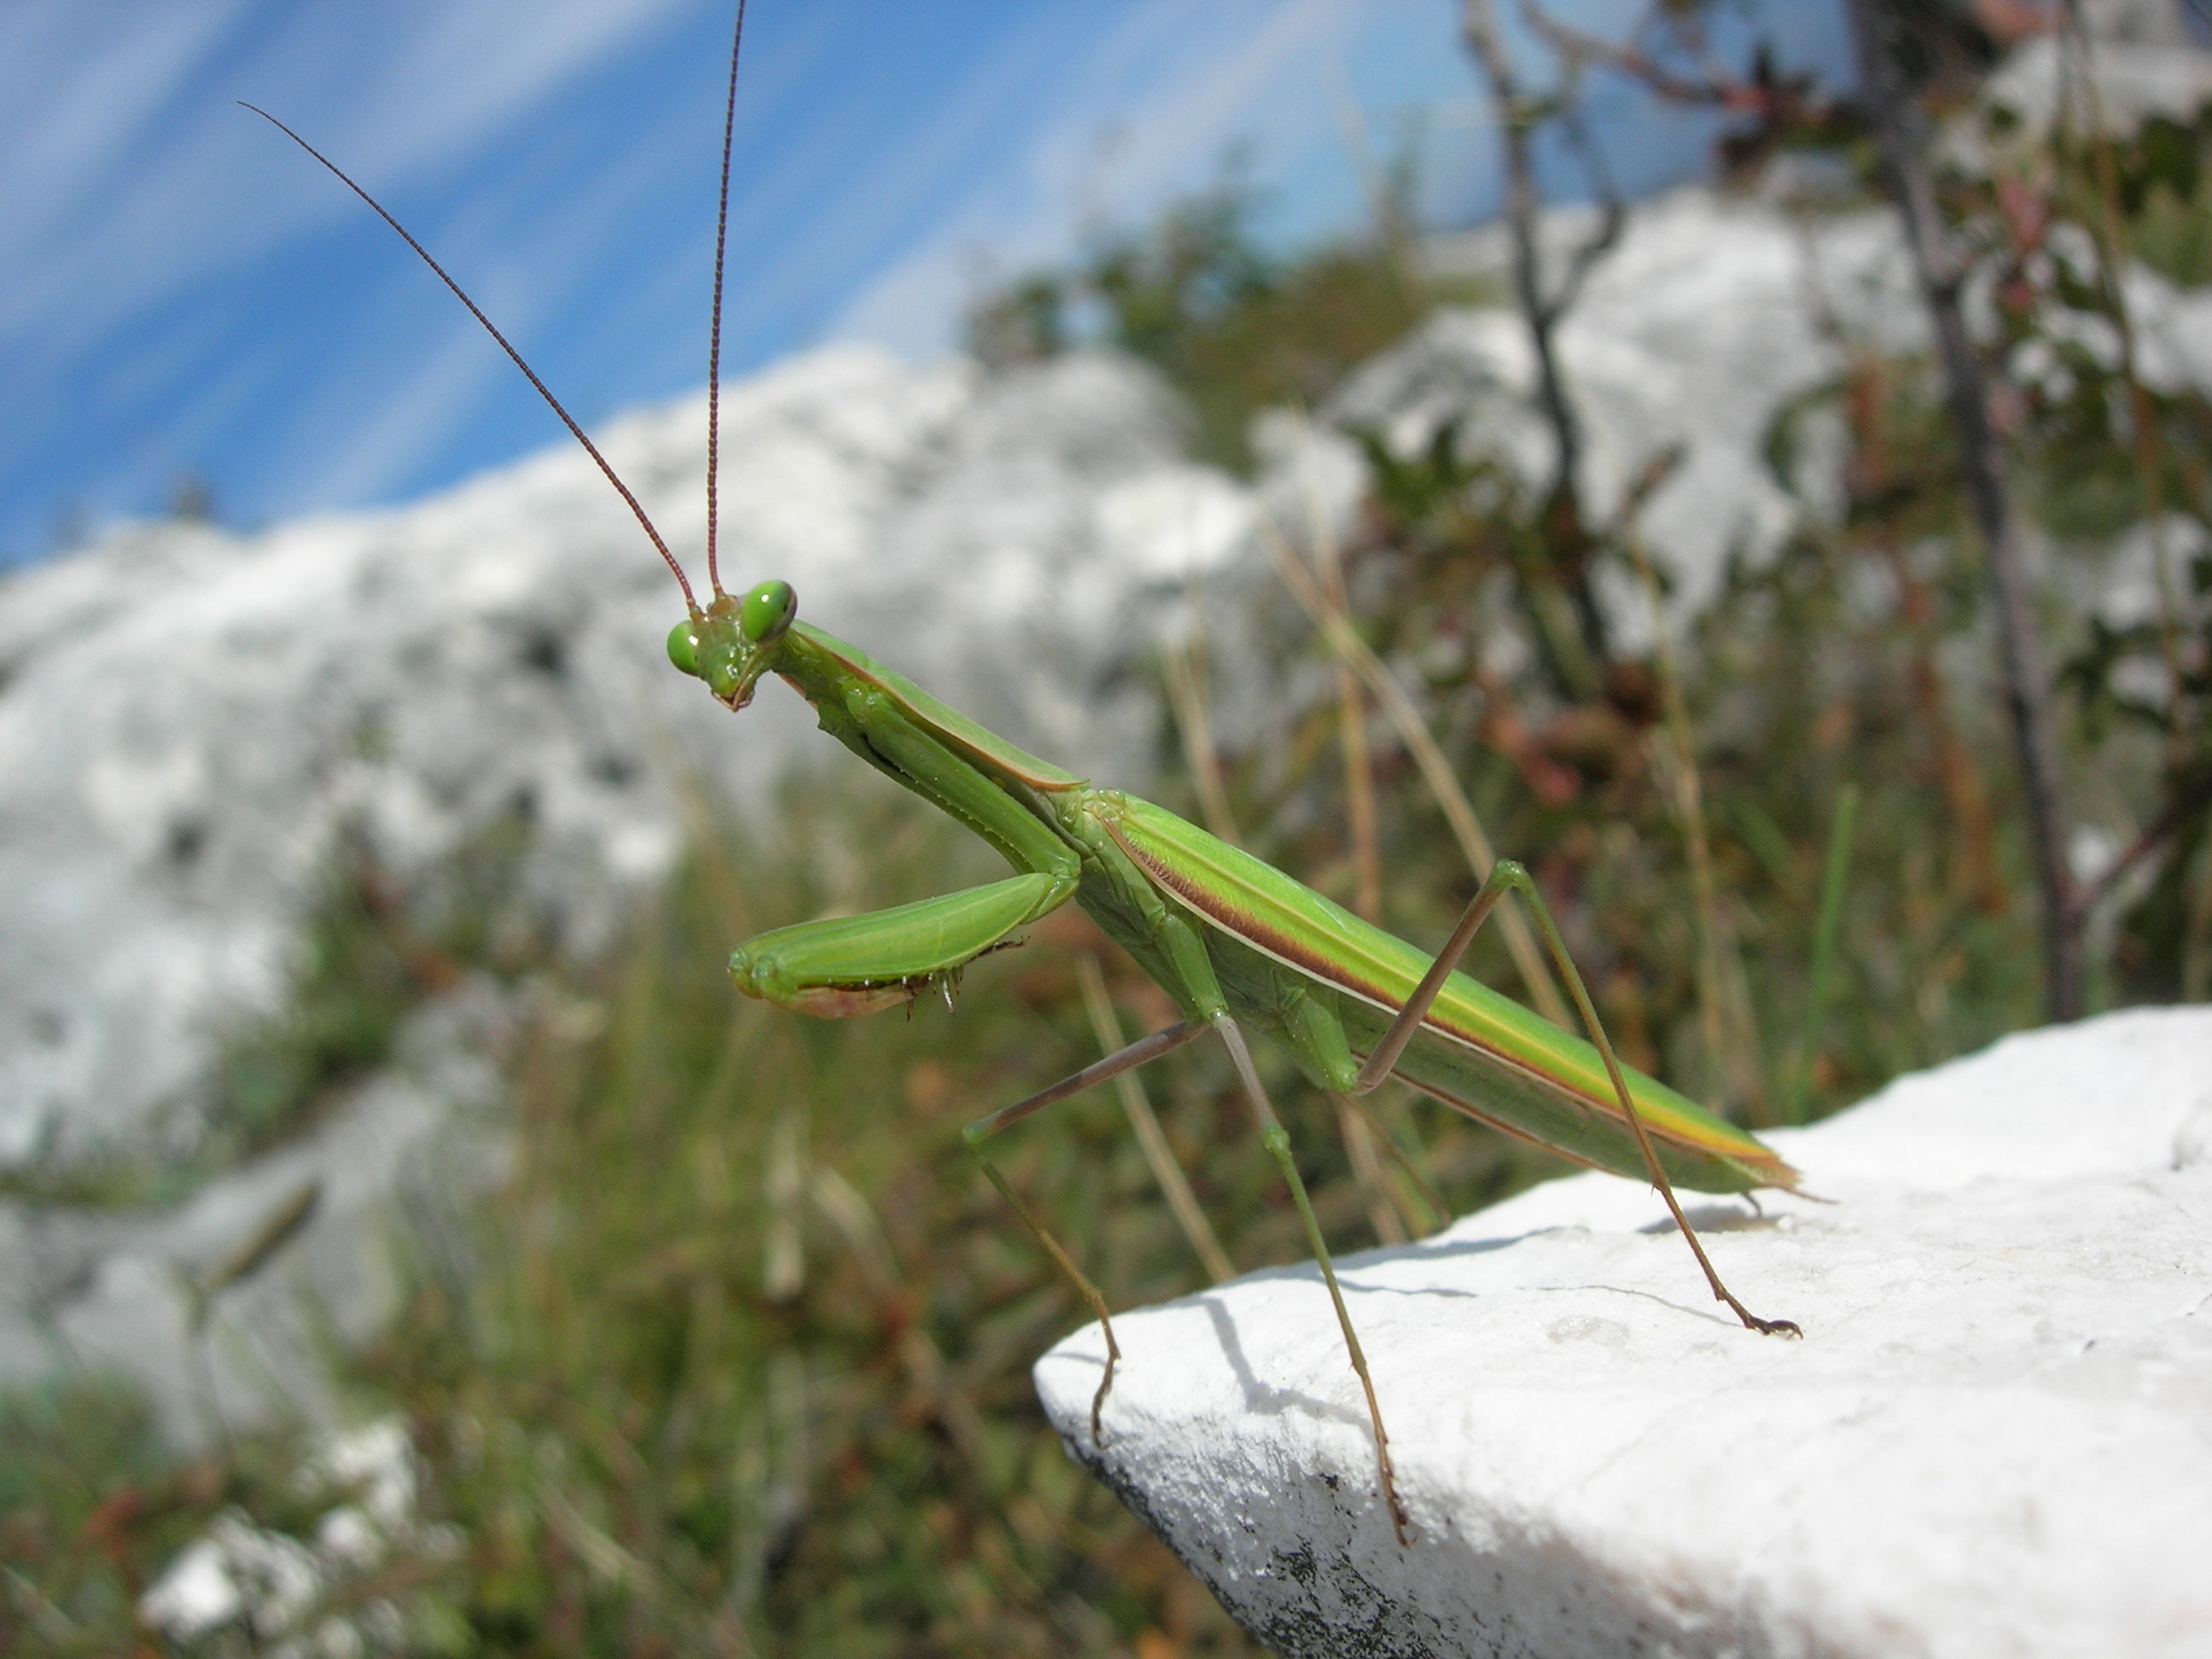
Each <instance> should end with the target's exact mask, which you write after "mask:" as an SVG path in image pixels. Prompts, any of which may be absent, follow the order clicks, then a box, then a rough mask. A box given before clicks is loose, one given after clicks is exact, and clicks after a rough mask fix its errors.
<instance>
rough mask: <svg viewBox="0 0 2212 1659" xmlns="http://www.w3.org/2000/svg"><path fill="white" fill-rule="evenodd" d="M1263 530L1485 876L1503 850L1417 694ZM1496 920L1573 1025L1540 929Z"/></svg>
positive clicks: (1539, 993) (1515, 916)
mask: <svg viewBox="0 0 2212 1659" xmlns="http://www.w3.org/2000/svg"><path fill="white" fill-rule="evenodd" d="M1260 532H1261V541H1262V542H1263V543H1264V544H1266V546H1267V553H1268V556H1269V557H1270V558H1272V559H1273V561H1274V562H1275V571H1276V574H1279V576H1281V577H1282V579H1283V585H1284V586H1285V587H1287V588H1289V589H1290V590H1291V598H1292V599H1296V600H1297V602H1298V607H1299V609H1301V610H1302V611H1304V612H1305V613H1306V616H1307V617H1308V618H1309V619H1310V621H1311V622H1312V623H1313V625H1314V626H1315V627H1316V628H1317V629H1320V630H1321V635H1322V638H1323V639H1325V640H1327V641H1328V646H1329V649H1330V650H1332V651H1334V653H1336V654H1337V657H1338V659H1340V660H1341V661H1344V662H1348V663H1350V664H1351V665H1352V671H1354V672H1355V673H1357V674H1358V676H1359V678H1360V681H1361V683H1362V684H1364V685H1365V686H1366V687H1367V689H1368V690H1369V691H1370V693H1371V694H1372V695H1373V696H1374V698H1375V701H1376V704H1377V706H1379V707H1380V708H1382V710H1383V714H1384V715H1385V716H1386V717H1387V718H1388V719H1389V722H1390V725H1391V728H1392V729H1393V730H1394V731H1395V732H1397V734H1398V740H1399V741H1400V742H1401V743H1402V744H1405V745H1406V750H1407V753H1408V754H1410V755H1412V756H1413V764H1414V765H1415V766H1417V767H1419V769H1420V773H1421V781H1423V782H1424V783H1425V784H1427V785H1428V787H1429V793H1430V794H1431V796H1432V797H1433V798H1434V799H1435V800H1436V803H1437V807H1438V809H1439V810H1440V811H1443V815H1444V822H1445V823H1449V825H1450V826H1451V831H1452V836H1453V838H1454V839H1455V840H1456V841H1457V842H1459V847H1460V851H1461V852H1462V854H1465V855H1466V858H1467V862H1468V868H1469V869H1471V870H1473V871H1474V875H1475V878H1476V879H1477V880H1478V881H1487V880H1488V879H1489V878H1490V869H1491V866H1492V865H1494V864H1496V863H1497V862H1498V854H1497V853H1496V852H1495V851H1494V850H1493V849H1492V847H1491V844H1490V837H1489V836H1486V835H1485V834H1484V833H1483V829H1482V823H1481V820H1480V819H1479V818H1477V817H1475V815H1474V807H1473V806H1472V805H1469V804H1468V799H1467V793H1466V791H1464V790H1462V788H1461V787H1459V780H1458V779H1457V778H1455V777H1454V776H1453V775H1452V769H1451V765H1450V763H1449V762H1448V761H1446V760H1445V759H1444V756H1443V750H1441V749H1439V748H1437V743H1436V739H1435V738H1431V736H1430V735H1429V731H1428V727H1427V726H1424V725H1423V724H1422V723H1421V717H1420V714H1419V712H1418V711H1417V710H1416V709H1415V708H1414V707H1413V702H1412V701H1411V700H1410V699H1408V698H1407V696H1406V694H1405V693H1404V692H1403V691H1401V690H1399V688H1398V682H1397V681H1395V680H1394V679H1393V678H1390V671H1389V669H1387V668H1385V667H1384V666H1383V663H1382V659H1380V658H1378V657H1376V654H1375V653H1373V652H1372V651H1370V650H1369V649H1368V648H1367V645H1366V642H1365V641H1363V640H1362V639H1361V638H1360V637H1359V635H1358V633H1357V632H1355V631H1354V630H1353V629H1352V619H1351V618H1350V617H1346V615H1345V614H1344V613H1343V612H1342V611H1334V610H1332V609H1330V607H1329V605H1328V599H1327V597H1326V596H1325V595H1324V594H1323V593H1322V591H1321V588H1320V586H1319V585H1318V584H1317V583H1316V581H1315V580H1314V579H1313V577H1312V575H1311V574H1310V573H1309V572H1308V571H1307V569H1306V568H1305V567H1304V564H1303V563H1301V562H1300V561H1299V559H1298V556H1297V554H1295V553H1293V552H1291V550H1290V548H1289V546H1288V545H1287V544H1285V542H1284V540H1283V538H1282V536H1281V534H1280V533H1279V532H1278V531H1277V530H1276V529H1275V528H1274V526H1273V525H1270V524H1268V523H1267V522H1266V521H1265V520H1262V521H1261V527H1260ZM1496 920H1497V922H1498V927H1500V928H1501V929H1502V930H1503V931H1504V935H1505V948H1506V951H1507V953H1508V954H1509V955H1510V956H1511V957H1512V958H1513V966H1514V967H1515V969H1516V970H1518V972H1519V973H1520V975H1521V982H1522V985H1523V986H1524V987H1527V989H1528V1000H1530V1001H1531V1002H1533V1003H1534V1004H1535V1005H1536V1012H1538V1013H1540V1014H1541V1015H1543V1017H1544V1018H1546V1019H1548V1020H1550V1021H1551V1022H1552V1023H1553V1024H1554V1025H1557V1026H1559V1027H1561V1028H1562V1029H1564V1030H1574V1029H1575V1020H1574V1016H1573V1015H1572V1014H1571V1013H1570V1012H1568V1011H1567V1004H1566V1000H1565V998H1564V997H1562V996H1561V995H1560V994H1559V986H1558V984H1557V983H1556V982H1554V981H1553V978H1552V972H1551V969H1549V968H1548V967H1547V966H1546V965H1545V963H1544V959H1543V956H1542V954H1541V952H1540V951H1538V950H1537V948H1536V940H1535V936H1534V934H1532V933H1530V932H1529V931H1528V922H1527V921H1525V920H1524V919H1523V918H1522V915H1521V913H1520V912H1519V911H1517V910H1513V909H1501V910H1499V911H1498V914H1497V917H1496Z"/></svg>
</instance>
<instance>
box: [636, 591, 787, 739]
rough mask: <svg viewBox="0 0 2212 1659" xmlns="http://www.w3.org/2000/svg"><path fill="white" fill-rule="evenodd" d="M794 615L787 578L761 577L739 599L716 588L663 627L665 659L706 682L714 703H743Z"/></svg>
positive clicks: (732, 705)
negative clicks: (705, 601) (703, 603)
mask: <svg viewBox="0 0 2212 1659" xmlns="http://www.w3.org/2000/svg"><path fill="white" fill-rule="evenodd" d="M798 615H799V595H798V594H796V593H794V592H792V590H791V584H790V583H789V582H774V581H770V582H763V583H761V585H760V586H757V587H756V588H754V589H753V590H752V592H750V593H748V594H746V595H745V596H744V599H736V598H734V597H732V595H730V594H727V593H718V594H716V595H715V597H714V603H713V604H711V605H708V607H707V608H706V609H705V610H704V611H697V610H695V611H692V613H691V614H690V616H689V617H685V618H684V620H683V621H682V622H680V623H677V624H676V626H675V627H674V628H672V629H670V630H669V634H668V660H669V661H671V662H672V663H674V664H675V665H677V666H678V668H680V669H682V670H683V671H684V672H685V673H687V674H690V675H691V676H693V677H694V678H697V679H702V680H704V681H706V682H707V689H708V690H709V691H712V692H713V693H714V696H715V699H716V700H717V701H718V702H723V703H726V704H727V705H729V707H730V708H733V709H736V708H744V706H745V705H746V704H747V703H749V702H751V701H752V700H753V687H754V686H756V685H757V684H759V683H760V677H761V676H762V675H763V673H765V672H766V671H768V670H769V667H770V666H772V665H773V664H774V660H775V654H776V651H777V648H778V647H781V645H782V643H783V638H784V635H786V634H787V633H788V632H790V630H791V624H792V623H793V620H794V619H795V618H796V617H798Z"/></svg>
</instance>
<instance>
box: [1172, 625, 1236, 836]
mask: <svg viewBox="0 0 2212 1659" xmlns="http://www.w3.org/2000/svg"><path fill="white" fill-rule="evenodd" d="M1163 659H1164V663H1165V665H1166V669H1167V682H1168V703H1169V706H1170V708H1173V709H1174V711H1175V720H1176V735H1177V736H1178V737H1179V738H1181V739H1182V757H1183V763H1184V764H1185V765H1187V766H1188V767H1189V768H1190V776H1191V782H1192V784H1193V785H1194V787H1196V788H1197V790H1198V810H1199V815H1200V817H1203V818H1205V820H1206V829H1208V830H1210V831H1212V834H1213V835H1215V836H1218V838H1219V839H1221V840H1223V841H1225V842H1228V843H1229V844H1230V845H1231V846H1232V847H1235V846H1239V845H1241V844H1242V843H1243V836H1240V835H1238V834H1237V820H1236V818H1235V817H1232V816H1231V813H1230V811H1229V791H1228V789H1227V788H1226V787H1225V786H1224V784H1223V783H1222V781H1221V757H1220V754H1219V752H1218V750H1216V749H1215V748H1214V746H1213V723H1212V720H1210V719H1208V718H1207V715H1206V658H1205V656H1204V655H1203V653H1202V647H1200V644H1199V641H1198V635H1196V634H1195V633H1193V634H1192V635H1190V636H1189V637H1188V638H1187V639H1185V640H1183V641H1181V642H1180V643H1179V644H1172V645H1170V646H1169V647H1167V648H1166V650H1165V652H1164V658H1163Z"/></svg>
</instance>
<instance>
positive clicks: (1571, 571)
mask: <svg viewBox="0 0 2212 1659" xmlns="http://www.w3.org/2000/svg"><path fill="white" fill-rule="evenodd" d="M1461 32H1462V34H1463V35H1464V36H1465V37H1466V40H1467V44H1468V51H1469V52H1472V53H1473V54H1474V59H1475V62H1476V63H1477V64H1480V66H1481V69H1482V73H1483V77H1484V79H1485V80H1486V81H1487V82H1489V85H1490V96H1491V102H1492V105H1493V106H1495V107H1496V110H1497V113H1498V137H1499V140H1500V142H1501V143H1503V144H1504V149H1505V221H1506V226H1507V228H1508V231H1509V232H1510V235H1511V238H1512V243H1513V284H1514V292H1515V294H1516V297H1517V299H1518V300H1519V302H1520V306H1521V314H1522V318H1523V319H1525V320H1526V322H1527V323H1528V338H1529V343H1530V345H1531V346H1532V347H1533V348H1534V351H1535V355H1536V375H1537V395H1538V397H1539V398H1540V399H1541V402H1542V404H1543V409H1544V418H1545V419H1546V421H1547V422H1549V424H1550V426H1551V428H1552V438H1553V447H1554V448H1555V450H1556V454H1555V457H1554V459H1553V469H1552V484H1551V488H1550V489H1549V490H1548V491H1547V507H1546V514H1547V519H1548V520H1549V521H1550V522H1549V523H1548V525H1547V529H1548V530H1549V532H1550V534H1551V541H1552V544H1553V552H1554V555H1555V556H1558V557H1559V559H1560V560H1561V562H1562V563H1563V564H1564V565H1565V569H1566V585H1567V587H1568V590H1569V592H1570V593H1571V596H1572V598H1573V600H1574V605H1575V609H1576V611H1577V613H1578V615H1579V617H1580V619H1581V622H1582V625H1583V630H1584V635H1585V637H1586V639H1587V641H1588V643H1589V649H1590V651H1591V653H1592V654H1593V655H1594V656H1595V657H1596V658H1597V659H1600V660H1602V659H1603V658H1604V656H1605V628H1604V621H1603V617H1602V615H1601V612H1600V611H1599V610H1598V606H1597V600H1596V595H1595V593H1594V592H1592V590H1591V587H1590V584H1589V572H1588V570H1587V568H1584V565H1583V554H1584V553H1585V551H1586V550H1587V543H1588V532H1587V531H1586V530H1585V529H1584V527H1583V511H1582V498H1581V493H1580V479H1581V476H1582V457H1583V431H1582V422H1581V419H1580V417H1579V416H1578V415H1577V412H1576V410H1575V406H1574V403H1573V400H1572V399H1571V398H1570V397H1569V396H1568V395H1567V387H1566V382H1565V377H1564V376H1563V374H1562V373H1561V370H1560V366H1559V350H1558V345H1557V341H1556V338H1555V336H1556V334H1557V332H1558V329H1559V321H1560V319H1561V318H1563V317H1564V316H1565V314H1566V312H1567V309H1568V307H1571V306H1572V305H1573V303H1574V301H1575V300H1576V299H1577V297H1578V296H1579V295H1580V293H1581V290H1582V287H1583V283H1584V282H1585V281H1587V280H1588V278H1589V273H1590V271H1591V270H1592V269H1593V268H1595V265H1596V264H1597V262H1598V261H1599V260H1600V259H1601V258H1603V257H1604V256H1605V254H1606V253H1607V252H1609V251H1610V250H1611V249H1612V247H1613V244H1614V243H1615V242H1617V241H1618V240H1620V229H1621V225H1622V223H1623V222H1624V212H1623V210H1622V207H1621V204H1620V197H1619V196H1618V195H1617V194H1616V193H1614V192H1613V191H1612V189H1611V180H1610V179H1609V178H1607V176H1606V174H1605V173H1604V171H1603V169H1602V167H1599V168H1598V169H1597V170H1596V171H1595V173H1594V174H1593V177H1592V181H1591V182H1592V184H1593V185H1594V186H1595V187H1596V189H1597V191H1598V194H1599V197H1600V199H1601V203H1602V210H1601V218H1600V220H1599V223H1598V228H1597V229H1596V231H1595V233H1593V234H1591V235H1590V236H1589V238H1588V239H1586V240H1584V241H1583V244H1582V245H1581V246H1579V247H1578V248H1577V249H1576V250H1575V252H1573V253H1572V254H1571V255H1570V256H1569V258H1568V260H1567V264H1566V270H1565V275H1564V276H1563V278H1562V280H1561V281H1560V283H1559V287H1558V288H1557V289H1556V290H1554V291H1553V292H1552V293H1549V294H1547V293H1546V291H1545V284H1544V273H1543V259H1542V249H1541V246H1539V242H1538V224H1537V221H1538V218H1539V216H1541V213H1542V210H1543V202H1542V199H1541V197H1540V196H1539V195H1538V193H1537V190H1536V169H1535V158H1534V150H1533V147H1532V142H1531V141H1532V140H1533V138H1534V133H1535V130H1536V127H1537V125H1538V124H1539V123H1540V122H1541V121H1542V120H1543V119H1545V118H1547V116H1550V115H1553V114H1556V113H1558V112H1559V110H1560V109H1561V108H1562V107H1563V104H1562V100H1559V99H1558V98H1541V99H1540V98H1536V97H1533V96H1531V95H1530V94H1528V93H1527V92H1525V91H1523V90H1522V87H1521V84H1520V80H1519V77H1518V76H1516V74H1515V72H1514V69H1513V60H1512V58H1511V56H1510V53H1508V52H1507V51H1506V48H1505V41H1504V35H1503V34H1502V33H1500V32H1499V29H1498V14H1497V12H1496V10H1495V9H1494V8H1493V7H1492V4H1491V0H1465V4H1464V9H1463V10H1462V14H1461ZM1569 137H1570V139H1571V140H1572V139H1574V137H1575V134H1574V131H1573V129H1572V128H1570V132H1569ZM1578 148H1580V149H1582V150H1583V155H1584V158H1585V160H1588V159H1589V158H1590V157H1591V156H1594V155H1595V147H1594V146H1591V145H1589V142H1588V136H1587V134H1584V135H1583V137H1582V138H1581V140H1580V141H1579V142H1578Z"/></svg>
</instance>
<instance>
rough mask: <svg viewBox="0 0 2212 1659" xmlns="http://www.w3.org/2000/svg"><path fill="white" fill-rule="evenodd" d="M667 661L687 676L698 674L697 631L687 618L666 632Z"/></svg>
mask: <svg viewBox="0 0 2212 1659" xmlns="http://www.w3.org/2000/svg"><path fill="white" fill-rule="evenodd" d="M668 660H669V661H671V662H672V663H674V664H675V665H677V666H678V668H680V669H682V670H683V671H684V672H685V673H687V674H690V675H694V676H696V674H697V673H698V672H699V630H698V629H697V627H696V626H695V625H694V623H692V621H691V618H690V617H685V618H684V620H683V621H682V622H680V623H677V624H676V626H675V627H673V628H671V629H669V630H668Z"/></svg>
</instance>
